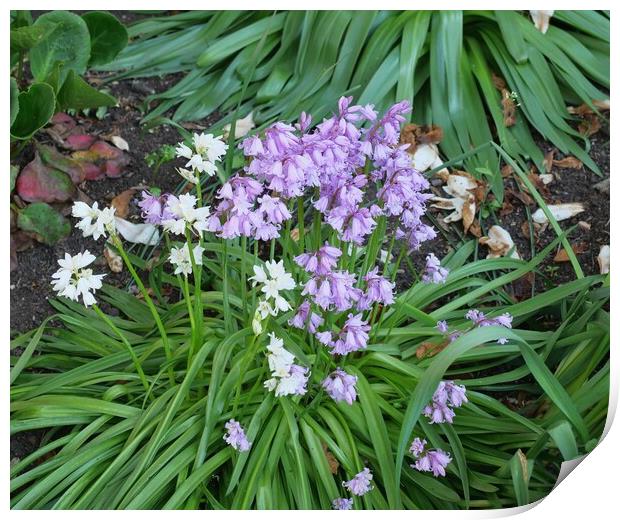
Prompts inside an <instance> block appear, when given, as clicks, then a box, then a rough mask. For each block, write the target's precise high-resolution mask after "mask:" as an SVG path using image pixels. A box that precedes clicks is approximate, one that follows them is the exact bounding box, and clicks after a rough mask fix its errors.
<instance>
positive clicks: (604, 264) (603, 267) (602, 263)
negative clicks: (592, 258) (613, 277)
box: [596, 245, 609, 274]
mask: <svg viewBox="0 0 620 520" xmlns="http://www.w3.org/2000/svg"><path fill="white" fill-rule="evenodd" d="M596 261H597V262H598V267H599V270H600V272H601V274H607V273H608V272H609V246H608V245H604V246H601V250H600V252H599V254H598V256H597V257H596Z"/></svg>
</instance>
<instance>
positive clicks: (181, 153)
mask: <svg viewBox="0 0 620 520" xmlns="http://www.w3.org/2000/svg"><path fill="white" fill-rule="evenodd" d="M176 152H177V157H185V158H186V159H191V157H192V155H193V154H194V152H192V149H191V148H190V147H189V146H187V145H186V144H184V143H178V145H177V148H176Z"/></svg>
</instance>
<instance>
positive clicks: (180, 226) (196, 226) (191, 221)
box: [162, 193, 210, 235]
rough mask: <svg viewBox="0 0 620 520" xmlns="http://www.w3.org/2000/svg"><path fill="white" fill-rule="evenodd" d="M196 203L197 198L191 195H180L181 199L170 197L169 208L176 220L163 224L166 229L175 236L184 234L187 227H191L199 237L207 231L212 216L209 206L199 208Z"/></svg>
mask: <svg viewBox="0 0 620 520" xmlns="http://www.w3.org/2000/svg"><path fill="white" fill-rule="evenodd" d="M196 201H197V199H196V197H194V195H191V194H189V193H186V194H184V195H179V197H174V196H170V197H168V206H167V207H168V210H169V211H170V213H171V214H172V215H173V216H174V218H171V219H166V220H164V221H163V222H162V224H163V226H164V229H165V230H166V231H170V232H171V233H174V234H175V235H182V234H184V233H185V228H186V226H190V227H191V228H192V229H193V230H194V231H196V232H197V233H198V234H199V235H200V234H201V233H202V232H203V231H206V230H207V219H208V218H209V214H210V213H209V206H204V207H202V208H197V207H196Z"/></svg>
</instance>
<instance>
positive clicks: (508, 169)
mask: <svg viewBox="0 0 620 520" xmlns="http://www.w3.org/2000/svg"><path fill="white" fill-rule="evenodd" d="M514 172H515V171H514V168H513V167H512V166H510V164H504V166H502V169H501V170H500V173H501V174H502V178H504V179H505V178H506V177H510V176H511V175H512V174H513V173H514Z"/></svg>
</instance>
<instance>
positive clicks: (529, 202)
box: [506, 188, 534, 206]
mask: <svg viewBox="0 0 620 520" xmlns="http://www.w3.org/2000/svg"><path fill="white" fill-rule="evenodd" d="M506 195H507V196H508V197H511V198H513V199H517V200H519V201H521V203H522V204H523V205H525V206H533V205H534V199H532V197H530V196H529V195H528V194H527V193H525V192H524V191H519V190H512V189H510V188H509V189H507V190H506Z"/></svg>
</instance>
